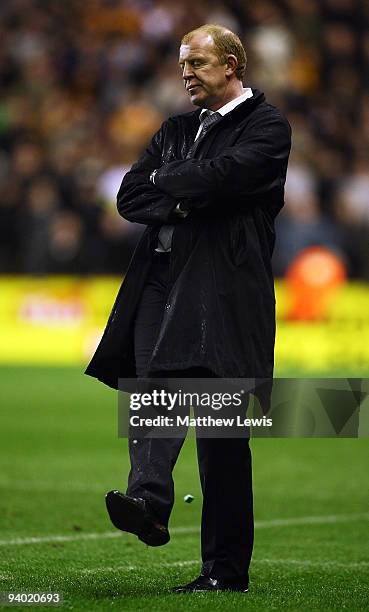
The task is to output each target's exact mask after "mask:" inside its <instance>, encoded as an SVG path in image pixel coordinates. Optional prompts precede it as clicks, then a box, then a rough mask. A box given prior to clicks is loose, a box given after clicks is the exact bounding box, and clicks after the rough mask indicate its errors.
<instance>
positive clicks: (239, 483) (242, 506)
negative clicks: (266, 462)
mask: <svg viewBox="0 0 369 612" xmlns="http://www.w3.org/2000/svg"><path fill="white" fill-rule="evenodd" d="M169 257H170V256H169V254H165V255H160V256H156V255H155V256H154V263H153V267H152V270H151V274H150V277H149V279H148V282H147V284H146V286H145V289H144V292H143V295H142V298H141V301H140V305H139V308H138V312H137V316H136V321H135V358H136V371H137V376H138V377H145V376H146V375H147V374H148V372H147V367H148V362H149V360H150V357H151V354H152V351H153V348H154V346H155V343H156V340H157V337H158V333H159V329H160V325H161V321H162V317H163V312H164V308H165V303H166V298H167V295H168V293H169V291H170V284H169ZM189 290H190V288H189ZM172 374H173V375H174V376H175V375H177V376H178V377H181V376H182V377H192V376H199V375H200V374H201V373H200V372H199V371H198V370H195V369H194V370H186V371H182V372H180V373H178V372H177V373H175V372H173V373H172ZM164 375H166V376H168V372H165V374H163V376H164ZM210 376H211V374H210V372H208V371H206V370H204V373H203V377H204V378H208V377H210ZM185 433H186V432H184V434H183V437H179V438H144V439H137V440H136V439H133V438H132V437H131V436H130V439H129V452H130V459H131V471H130V474H129V478H128V489H127V494H128V495H132V496H134V497H142V498H143V499H145V500H146V501H147V502H148V504H149V505H150V507H151V508H152V510H153V512H154V513H155V514H156V515H157V516H158V518H159V520H160V521H161V522H162V523H163V524H165V525H168V521H169V517H170V513H171V510H172V507H173V503H174V483H173V478H172V471H173V468H174V465H175V463H176V460H177V457H178V455H179V452H180V450H181V448H182V445H183V442H184V439H185ZM196 442H197V457H198V465H199V472H200V481H201V488H202V494H203V506H202V519H201V552H202V562H203V565H202V573H203V574H206V575H210V576H211V577H213V578H223V579H229V580H233V579H234V580H235V581H240V580H242V581H244V582H245V584H248V568H249V564H250V560H251V554H252V547H253V535H254V521H253V503H252V470H251V452H250V448H249V440H248V439H245V438H200V437H197V440H196Z"/></svg>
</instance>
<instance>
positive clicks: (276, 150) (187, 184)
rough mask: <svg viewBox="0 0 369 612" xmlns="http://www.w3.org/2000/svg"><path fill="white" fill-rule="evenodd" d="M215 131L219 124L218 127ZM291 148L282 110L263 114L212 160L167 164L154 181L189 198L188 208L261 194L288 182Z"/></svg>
mask: <svg viewBox="0 0 369 612" xmlns="http://www.w3.org/2000/svg"><path fill="white" fill-rule="evenodd" d="M215 129H216V128H215ZM290 147H291V128H290V126H289V124H288V122H287V121H286V120H285V119H284V118H283V117H282V116H281V115H279V114H275V113H272V112H269V113H267V114H265V113H263V115H260V116H259V117H258V118H257V119H255V120H254V123H253V126H252V127H251V128H248V129H247V130H244V131H243V132H242V133H241V135H240V137H239V138H238V139H237V142H236V143H235V145H234V146H231V147H226V148H225V149H223V150H222V151H221V152H220V153H219V154H218V155H217V156H215V157H213V158H211V159H202V160H199V159H195V158H192V159H188V160H182V161H173V162H170V163H168V164H164V165H163V166H162V167H161V168H160V169H159V170H158V172H157V173H156V176H155V184H156V185H157V186H158V187H159V189H161V190H162V191H164V192H165V193H167V194H169V195H171V196H173V197H175V198H178V199H185V200H186V202H187V203H188V206H189V207H190V208H196V207H197V206H201V200H202V198H204V197H206V198H209V199H210V200H211V199H212V198H217V199H218V198H219V197H227V198H229V197H231V198H232V197H233V198H234V199H235V200H238V199H239V198H240V197H241V198H242V197H244V196H254V195H262V194H263V193H267V192H269V191H270V190H271V189H274V188H275V187H278V188H280V187H281V186H283V184H284V180H285V173H286V167H287V161H288V155H289V152H290Z"/></svg>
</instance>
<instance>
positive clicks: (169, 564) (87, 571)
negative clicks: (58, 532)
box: [80, 559, 200, 574]
mask: <svg viewBox="0 0 369 612" xmlns="http://www.w3.org/2000/svg"><path fill="white" fill-rule="evenodd" d="M195 564H197V565H200V561H199V559H197V560H195V559H190V560H189V561H173V562H169V561H163V562H162V563H150V568H151V567H154V568H157V569H160V568H161V567H186V566H187V565H195ZM142 569H145V566H143V565H117V566H115V567H94V568H92V569H83V570H80V571H81V573H82V574H96V573H98V572H106V573H108V572H123V571H124V572H135V571H137V570H142Z"/></svg>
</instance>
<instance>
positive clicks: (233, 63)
mask: <svg viewBox="0 0 369 612" xmlns="http://www.w3.org/2000/svg"><path fill="white" fill-rule="evenodd" d="M237 66H238V60H237V57H236V56H235V55H228V57H227V64H226V72H225V73H226V75H227V76H232V74H234V73H235V72H236V70H237Z"/></svg>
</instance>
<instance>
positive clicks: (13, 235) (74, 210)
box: [0, 0, 369, 279]
mask: <svg viewBox="0 0 369 612" xmlns="http://www.w3.org/2000/svg"><path fill="white" fill-rule="evenodd" d="M206 22H208V23H209V22H215V23H220V24H222V25H225V26H227V27H229V28H231V29H232V30H234V31H236V32H237V33H238V34H239V35H240V36H241V38H242V39H243V41H244V43H245V47H246V49H247V53H248V57H249V62H248V69H247V75H246V82H245V83H246V84H247V85H250V86H254V87H259V88H261V89H264V91H265V93H266V95H267V98H268V99H269V100H270V101H271V102H273V101H275V103H276V104H277V105H278V106H280V107H281V108H282V109H283V110H284V112H285V113H286V114H287V116H288V118H289V120H290V122H291V124H292V128H293V155H292V157H291V165H290V169H289V173H288V178H287V184H286V206H285V209H284V211H282V213H281V215H280V216H279V218H278V234H277V235H278V239H277V243H276V252H275V269H276V271H277V272H278V273H279V274H283V273H284V271H285V270H286V268H287V266H288V264H289V262H290V261H291V258H293V257H294V256H295V255H296V254H297V253H298V252H299V251H300V250H301V249H303V248H304V247H306V246H309V245H314V244H318V245H325V246H328V247H330V248H333V249H335V250H337V251H339V252H341V253H342V254H343V256H344V257H345V258H346V261H347V262H348V265H349V271H350V274H351V276H353V277H363V278H367V279H368V278H369V263H368V262H369V253H368V247H369V236H368V232H369V229H368V228H369V219H368V217H369V196H368V193H369V169H368V159H369V35H368V31H369V28H368V25H369V3H368V2H358V1H357V0H279V1H277V0H258V2H249V3H246V2H242V0H215V2H214V1H213V2H210V0H202V1H201V0H200V1H199V0H187V1H186V2H185V1H184V0H178V1H177V2H173V1H172V0H90V1H89V2H85V3H83V2H77V0H72V1H71V2H66V3H64V2H47V3H44V2H41V1H40V0H2V2H1V4H0V37H1V41H2V44H1V46H0V87H1V91H2V96H1V100H0V272H1V273H80V274H87V273H89V274H94V273H118V274H120V273H122V272H123V271H124V270H125V268H126V266H127V263H128V260H129V258H130V254H131V251H132V249H133V247H134V244H135V242H136V241H137V239H138V237H139V235H140V233H141V232H142V229H143V228H142V227H140V226H138V225H135V224H130V223H127V222H126V221H124V220H123V219H121V218H120V217H119V215H118V214H117V212H116V208H115V197H116V193H117V190H118V188H119V185H120V183H121V180H122V178H123V175H124V173H125V172H126V171H127V170H128V169H129V168H130V166H131V164H132V162H133V161H134V160H135V159H136V158H137V156H138V155H139V154H140V152H141V150H142V149H143V148H144V147H145V146H146V143H147V141H148V139H149V138H150V137H151V135H152V133H153V132H154V131H155V130H156V129H157V128H158V126H159V125H160V123H161V121H162V120H163V118H166V117H167V116H168V115H172V114H177V113H182V112H187V111H188V110H192V106H191V105H190V103H189V100H188V97H187V96H186V94H185V92H184V89H183V87H182V85H181V79H180V74H179V70H178V67H177V54H178V43H179V41H180V38H181V36H182V35H183V34H184V33H185V32H187V31H189V30H190V29H192V28H194V27H197V26H198V25H199V24H201V23H206Z"/></svg>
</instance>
